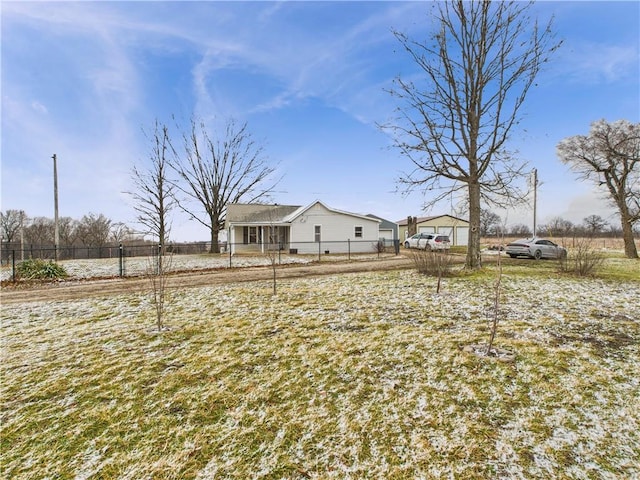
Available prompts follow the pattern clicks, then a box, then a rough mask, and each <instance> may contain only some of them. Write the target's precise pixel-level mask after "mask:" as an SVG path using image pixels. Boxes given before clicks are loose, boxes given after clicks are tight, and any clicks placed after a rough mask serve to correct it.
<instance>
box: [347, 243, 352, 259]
mask: <svg viewBox="0 0 640 480" xmlns="http://www.w3.org/2000/svg"><path fill="white" fill-rule="evenodd" d="M347 260H351V239H350V238H347Z"/></svg>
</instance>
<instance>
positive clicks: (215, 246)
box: [209, 228, 220, 253]
mask: <svg viewBox="0 0 640 480" xmlns="http://www.w3.org/2000/svg"><path fill="white" fill-rule="evenodd" d="M218 239H219V232H218V230H216V229H215V228H212V229H211V247H210V248H209V253H220V244H219V241H218Z"/></svg>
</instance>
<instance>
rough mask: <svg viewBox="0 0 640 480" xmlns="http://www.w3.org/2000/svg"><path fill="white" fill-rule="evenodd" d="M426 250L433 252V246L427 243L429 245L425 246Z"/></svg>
mask: <svg viewBox="0 0 640 480" xmlns="http://www.w3.org/2000/svg"><path fill="white" fill-rule="evenodd" d="M424 249H425V250H426V251H427V252H430V251H431V245H429V244H428V243H427V244H426V245H425V246H424Z"/></svg>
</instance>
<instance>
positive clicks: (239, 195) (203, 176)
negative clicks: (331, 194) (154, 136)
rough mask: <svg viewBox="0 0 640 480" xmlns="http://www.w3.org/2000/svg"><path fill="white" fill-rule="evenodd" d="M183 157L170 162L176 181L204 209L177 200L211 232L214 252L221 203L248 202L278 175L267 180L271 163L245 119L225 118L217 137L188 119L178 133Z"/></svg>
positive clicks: (266, 189)
mask: <svg viewBox="0 0 640 480" xmlns="http://www.w3.org/2000/svg"><path fill="white" fill-rule="evenodd" d="M183 141H184V153H185V157H184V158H180V156H179V155H177V156H176V157H175V159H174V160H172V162H171V166H172V168H173V169H174V170H175V171H176V173H177V174H178V176H179V177H180V181H179V182H178V183H177V184H176V185H177V187H178V189H179V190H180V191H182V192H183V193H184V194H185V195H186V196H187V197H189V198H191V199H192V200H195V201H196V203H197V204H199V205H200V206H201V207H202V208H203V209H204V212H203V213H197V212H196V211H194V209H193V208H191V207H188V206H185V205H183V204H182V203H180V204H179V206H180V208H182V209H183V210H184V211H185V212H186V213H187V214H188V215H189V216H190V217H191V218H193V219H194V220H196V221H198V222H199V223H201V224H202V225H204V226H205V227H207V228H208V229H209V230H210V232H211V249H210V252H211V253H219V251H220V246H219V244H218V238H219V232H220V231H221V230H222V229H223V228H224V220H225V215H226V207H227V205H228V204H230V203H238V202H241V201H242V202H246V203H252V202H255V201H258V200H261V199H265V198H267V197H268V195H269V194H270V193H271V192H272V191H273V189H274V187H275V186H276V184H277V181H274V182H273V183H269V181H270V178H271V176H272V174H273V172H274V171H275V168H274V167H272V166H270V165H269V164H268V163H267V161H266V159H265V157H264V156H263V148H262V147H261V146H259V145H257V144H256V143H255V141H254V140H253V138H252V137H251V134H250V133H249V131H248V129H247V124H246V123H245V124H243V125H241V126H240V127H237V126H236V123H235V121H233V120H229V121H228V122H227V123H226V128H225V131H224V134H222V135H221V138H217V139H214V138H212V137H211V136H210V135H209V133H208V132H207V127H206V126H205V124H204V122H202V121H200V122H196V121H195V120H192V121H191V129H190V131H189V132H188V133H187V132H185V133H183Z"/></svg>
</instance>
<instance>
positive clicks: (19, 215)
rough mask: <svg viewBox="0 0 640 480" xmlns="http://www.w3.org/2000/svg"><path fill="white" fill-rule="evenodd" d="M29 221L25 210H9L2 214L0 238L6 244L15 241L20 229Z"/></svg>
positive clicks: (0, 218) (0, 215)
mask: <svg viewBox="0 0 640 480" xmlns="http://www.w3.org/2000/svg"><path fill="white" fill-rule="evenodd" d="M26 220H27V214H26V213H24V210H7V211H6V212H0V229H1V230H0V236H2V240H3V241H5V242H8V243H10V242H13V241H15V237H16V235H17V234H18V233H19V232H20V229H21V228H23V227H24V224H25V222H26Z"/></svg>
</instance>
